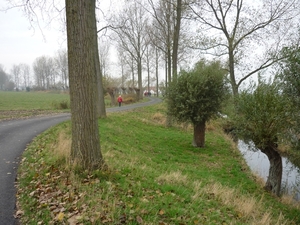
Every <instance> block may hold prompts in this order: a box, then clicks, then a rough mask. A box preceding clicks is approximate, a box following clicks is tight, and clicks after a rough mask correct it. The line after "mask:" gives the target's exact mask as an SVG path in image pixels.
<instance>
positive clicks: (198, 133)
mask: <svg viewBox="0 0 300 225" xmlns="http://www.w3.org/2000/svg"><path fill="white" fill-rule="evenodd" d="M193 145H194V146H195V147H198V148H203V147H204V146H205V121H203V122H200V123H197V124H194V140H193Z"/></svg>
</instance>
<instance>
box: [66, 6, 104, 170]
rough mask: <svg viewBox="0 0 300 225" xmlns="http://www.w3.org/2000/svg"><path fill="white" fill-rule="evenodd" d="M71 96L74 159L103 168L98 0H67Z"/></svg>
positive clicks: (82, 163) (91, 168)
mask: <svg viewBox="0 0 300 225" xmlns="http://www.w3.org/2000/svg"><path fill="white" fill-rule="evenodd" d="M66 17H67V39H68V62H69V81H70V99H71V114H72V116H71V122H72V146H71V159H72V160H73V162H75V163H77V164H79V165H81V166H82V167H83V168H84V169H87V170H93V169H98V168H102V166H103V163H104V162H103V159H102V154H101V149H100V138H99V127H98V117H97V111H96V104H97V103H96V101H95V99H97V91H96V90H97V80H96V62H95V61H96V60H95V58H96V57H95V55H96V53H95V51H97V49H95V41H94V40H95V34H96V32H95V31H94V29H95V27H96V26H95V23H96V16H95V0H78V1H72V0H66Z"/></svg>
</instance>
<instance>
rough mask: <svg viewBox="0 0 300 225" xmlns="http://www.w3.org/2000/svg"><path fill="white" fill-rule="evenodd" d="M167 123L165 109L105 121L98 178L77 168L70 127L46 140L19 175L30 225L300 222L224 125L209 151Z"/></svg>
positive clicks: (210, 130) (212, 135) (213, 128)
mask: <svg viewBox="0 0 300 225" xmlns="http://www.w3.org/2000/svg"><path fill="white" fill-rule="evenodd" d="M164 122H165V106H164V104H159V105H156V106H151V107H145V108H140V109H136V110H133V111H126V112H120V113H113V114H109V115H108V117H107V118H105V119H100V120H99V127H100V139H101V151H102V154H103V156H104V159H105V162H106V164H107V166H108V169H107V170H105V171H99V170H98V171H94V172H93V173H91V174H88V173H87V172H85V171H81V170H80V168H79V167H76V166H74V165H71V164H70V163H69V157H68V155H69V151H70V133H71V132H70V122H65V123H62V124H60V125H59V126H56V127H54V128H51V129H50V130H48V131H46V132H44V133H43V134H41V135H39V136H38V138H36V139H35V140H34V141H33V142H32V143H31V145H30V146H28V148H27V150H26V151H25V152H24V155H23V159H22V163H21V165H20V168H19V175H18V202H19V205H20V212H21V213H20V214H21V215H22V217H21V219H22V222H23V224H37V223H38V222H41V224H72V223H73V224H75V223H82V224H161V225H164V224H224V225H225V224H264V225H265V224H299V223H300V213H299V209H298V206H295V205H291V204H286V203H284V201H283V199H279V198H276V197H275V196H272V195H270V194H269V193H267V192H265V191H263V189H262V187H261V185H259V184H258V183H256V182H255V177H254V176H253V175H252V174H251V172H250V171H249V168H248V167H247V166H246V164H245V162H244V160H243V158H242V156H241V155H240V154H239V151H238V150H237V149H236V147H235V146H234V144H233V142H232V141H231V140H230V139H229V138H228V137H227V136H226V135H224V134H223V132H222V131H221V128H220V127H219V126H218V122H217V121H214V122H213V123H211V124H209V125H208V126H207V132H206V147H205V148H201V149H200V148H194V147H192V145H191V142H192V129H190V128H189V127H188V128H186V127H185V128H181V126H179V125H177V126H174V127H172V128H166V127H165V126H164V124H165V123H164Z"/></svg>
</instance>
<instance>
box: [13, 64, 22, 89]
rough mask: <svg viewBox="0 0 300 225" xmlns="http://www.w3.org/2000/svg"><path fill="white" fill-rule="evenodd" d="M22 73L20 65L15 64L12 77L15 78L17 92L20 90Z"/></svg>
mask: <svg viewBox="0 0 300 225" xmlns="http://www.w3.org/2000/svg"><path fill="white" fill-rule="evenodd" d="M20 72H21V68H20V65H16V64H14V65H13V67H12V69H11V75H12V76H13V79H14V83H15V87H16V90H17V91H18V90H19V88H20Z"/></svg>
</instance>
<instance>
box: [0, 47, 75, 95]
mask: <svg viewBox="0 0 300 225" xmlns="http://www.w3.org/2000/svg"><path fill="white" fill-rule="evenodd" d="M67 60H68V59H67V52H66V51H65V50H60V51H58V52H57V54H56V56H54V57H49V56H40V57H38V58H36V59H35V61H34V62H33V65H32V67H30V66H29V65H28V64H24V63H20V64H14V65H13V66H12V68H11V70H10V72H9V73H7V72H5V70H4V68H3V67H2V66H1V67H0V90H10V91H11V90H14V89H15V90H25V89H27V90H29V89H32V88H34V89H36V90H45V89H65V88H68V86H69V77H68V61H67Z"/></svg>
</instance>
